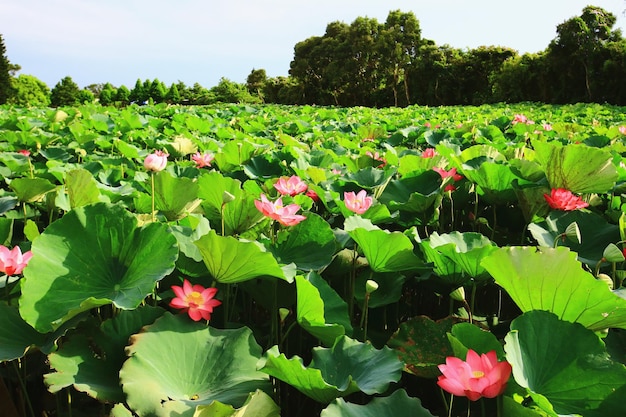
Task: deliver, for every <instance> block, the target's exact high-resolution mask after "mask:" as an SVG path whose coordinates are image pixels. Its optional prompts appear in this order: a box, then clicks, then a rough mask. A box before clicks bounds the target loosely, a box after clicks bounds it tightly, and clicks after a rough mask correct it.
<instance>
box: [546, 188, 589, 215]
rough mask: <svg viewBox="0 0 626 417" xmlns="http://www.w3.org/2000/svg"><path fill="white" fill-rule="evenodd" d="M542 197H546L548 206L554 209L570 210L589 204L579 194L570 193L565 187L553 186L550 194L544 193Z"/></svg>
mask: <svg viewBox="0 0 626 417" xmlns="http://www.w3.org/2000/svg"><path fill="white" fill-rule="evenodd" d="M543 198H545V199H546V201H547V202H548V205H549V206H550V208H552V209H554V210H563V211H572V210H578V209H581V208H585V207H588V206H589V203H587V202H585V201H583V199H582V198H580V196H577V195H574V194H572V192H571V191H569V190H566V189H565V188H553V189H552V191H551V192H550V195H548V194H544V195H543Z"/></svg>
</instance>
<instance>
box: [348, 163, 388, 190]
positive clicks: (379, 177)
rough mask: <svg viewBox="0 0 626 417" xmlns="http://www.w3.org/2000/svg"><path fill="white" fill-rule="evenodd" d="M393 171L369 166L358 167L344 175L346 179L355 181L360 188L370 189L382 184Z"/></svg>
mask: <svg viewBox="0 0 626 417" xmlns="http://www.w3.org/2000/svg"><path fill="white" fill-rule="evenodd" d="M392 174H393V172H387V171H383V170H381V169H376V168H373V167H371V166H369V167H365V168H362V169H359V170H358V171H357V172H354V173H349V174H348V175H346V179H347V180H348V181H352V182H354V183H356V184H357V185H358V186H359V187H361V188H366V189H371V188H374V187H378V186H379V185H383V184H384V183H385V182H386V181H387V180H388V178H389V176H391V175H392Z"/></svg>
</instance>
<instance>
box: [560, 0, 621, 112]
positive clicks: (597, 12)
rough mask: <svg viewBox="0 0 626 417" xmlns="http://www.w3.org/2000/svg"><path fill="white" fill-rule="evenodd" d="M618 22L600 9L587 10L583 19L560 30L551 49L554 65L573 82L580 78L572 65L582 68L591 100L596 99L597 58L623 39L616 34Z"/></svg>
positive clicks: (588, 7)
mask: <svg viewBox="0 0 626 417" xmlns="http://www.w3.org/2000/svg"><path fill="white" fill-rule="evenodd" d="M616 21H617V18H616V17H615V15H614V14H612V13H610V12H608V11H606V10H604V9H602V8H600V7H595V6H587V7H585V8H584V9H583V12H582V14H581V15H580V16H576V17H572V18H571V19H568V20H566V21H565V22H563V23H561V24H560V25H558V26H557V29H556V32H557V36H556V38H555V39H554V40H552V42H551V43H550V45H549V47H548V49H549V54H550V58H551V60H552V61H553V64H554V65H556V66H558V67H559V68H560V69H562V70H563V72H562V75H565V76H566V77H565V78H570V80H569V82H572V81H573V80H572V79H575V78H576V76H577V74H576V70H577V68H576V66H572V65H571V64H572V62H575V63H578V64H580V65H581V67H582V69H583V74H581V75H582V78H583V79H584V88H585V92H586V96H587V97H586V98H587V100H592V99H593V91H592V87H591V84H592V79H591V75H592V73H593V72H594V70H595V68H594V63H595V61H596V60H597V57H598V56H599V55H600V54H601V52H602V51H603V50H604V48H605V46H606V44H607V43H609V42H612V41H618V40H619V39H621V32H620V31H619V30H616V31H614V30H613V26H614V25H615V22H616ZM558 72H561V71H558ZM561 87H562V88H565V86H563V85H562V86H561Z"/></svg>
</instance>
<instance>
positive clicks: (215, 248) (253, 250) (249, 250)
mask: <svg viewBox="0 0 626 417" xmlns="http://www.w3.org/2000/svg"><path fill="white" fill-rule="evenodd" d="M194 243H195V245H196V246H198V248H199V249H200V253H201V254H202V259H203V260H204V263H205V265H206V266H207V268H208V270H209V272H210V273H211V275H212V276H213V278H215V280H216V281H218V282H221V283H223V284H232V283H235V282H241V281H247V280H250V279H253V278H257V277H261V276H270V277H275V278H280V279H284V280H286V281H289V282H291V281H292V277H291V276H288V275H286V273H285V270H284V269H283V268H281V267H280V265H278V262H277V261H276V258H274V256H273V255H272V254H271V253H269V252H265V251H264V249H263V248H262V247H261V246H260V245H258V244H257V243H255V242H244V241H240V240H238V239H235V238H234V237H232V236H219V235H218V234H217V233H215V230H211V231H210V232H209V233H207V234H206V235H204V236H202V237H201V238H200V239H198V240H197V241H195V242H194Z"/></svg>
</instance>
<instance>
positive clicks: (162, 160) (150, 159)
mask: <svg viewBox="0 0 626 417" xmlns="http://www.w3.org/2000/svg"><path fill="white" fill-rule="evenodd" d="M168 156H170V155H169V154H166V153H165V152H163V151H154V153H151V154H150V155H148V156H146V159H144V161H143V166H144V168H146V169H147V170H148V171H153V172H159V171H163V170H164V169H165V165H167V157H168Z"/></svg>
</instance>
